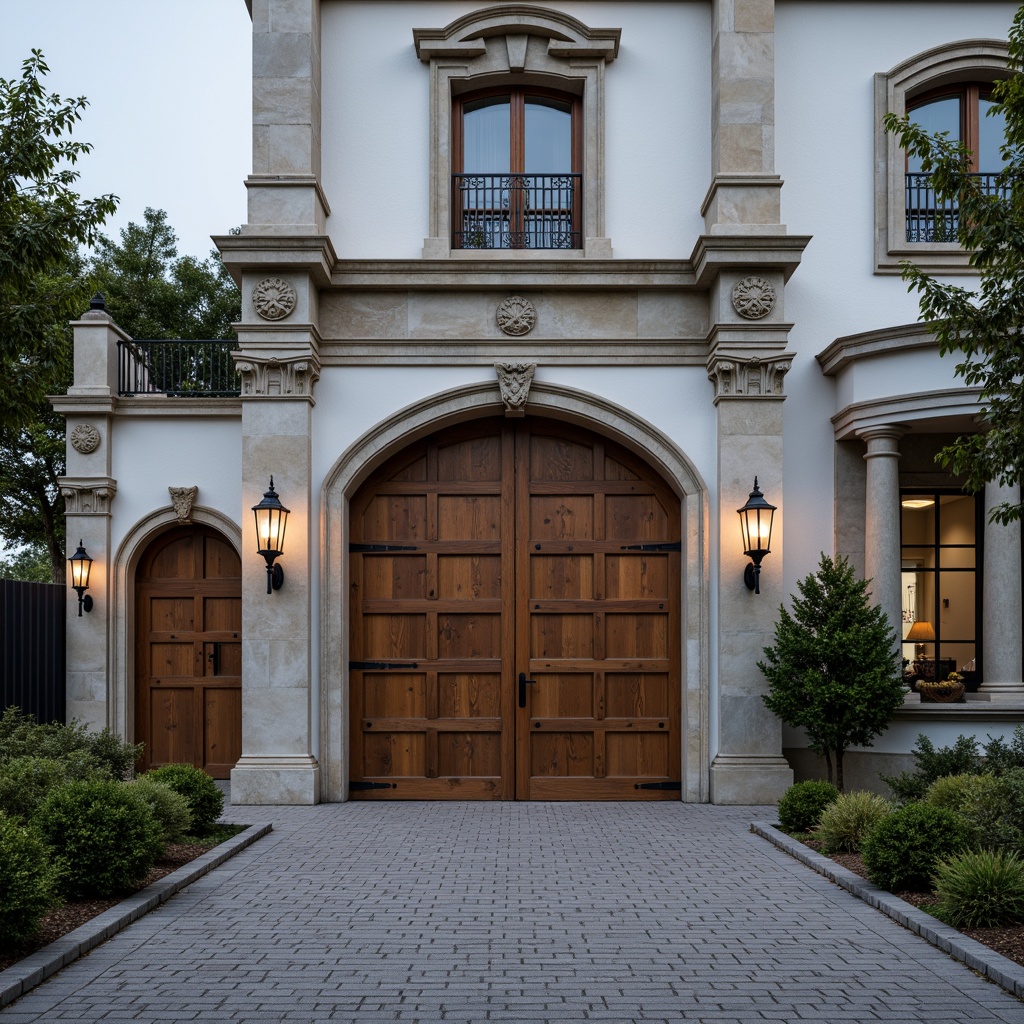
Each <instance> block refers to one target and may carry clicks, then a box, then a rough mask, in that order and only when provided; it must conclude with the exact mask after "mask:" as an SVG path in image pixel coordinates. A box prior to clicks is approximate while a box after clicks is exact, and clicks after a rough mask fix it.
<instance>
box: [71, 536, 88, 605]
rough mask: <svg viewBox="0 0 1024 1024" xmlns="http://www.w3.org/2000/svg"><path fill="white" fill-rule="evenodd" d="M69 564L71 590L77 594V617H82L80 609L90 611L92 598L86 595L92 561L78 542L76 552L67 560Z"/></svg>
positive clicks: (80, 542)
mask: <svg viewBox="0 0 1024 1024" xmlns="http://www.w3.org/2000/svg"><path fill="white" fill-rule="evenodd" d="M68 562H69V563H70V564H71V588H72V590H76V591H77V592H78V617H79V618H81V617H82V609H83V608H84V609H85V610H86V611H87V612H91V611H92V597H91V596H90V595H89V594H87V593H86V591H87V590H88V589H89V572H90V570H91V569H92V559H91V558H90V557H89V553H88V552H87V551H86V550H85V548H84V547H83V546H82V541H81V540H79V542H78V550H77V551H76V552H75V553H74V554H73V555H72V556H71V557H70V558H69V559H68Z"/></svg>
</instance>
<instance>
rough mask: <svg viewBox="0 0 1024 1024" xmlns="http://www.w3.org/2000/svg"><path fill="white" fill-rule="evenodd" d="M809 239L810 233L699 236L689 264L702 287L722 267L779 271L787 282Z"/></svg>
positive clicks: (748, 270)
mask: <svg viewBox="0 0 1024 1024" xmlns="http://www.w3.org/2000/svg"><path fill="white" fill-rule="evenodd" d="M810 241H811V236H810V235H701V236H700V237H699V238H698V239H697V244H696V245H695V246H694V247H693V253H692V255H691V256H690V263H691V264H692V266H693V270H694V274H695V277H696V283H697V286H698V287H701V288H707V287H710V286H711V284H712V283H713V282H714V280H715V278H716V277H718V275H719V274H720V273H721V272H722V271H723V270H743V271H746V272H751V271H755V270H756V271H758V272H760V273H762V274H763V273H765V272H768V271H772V270H775V271H779V270H781V271H782V274H783V279H784V280H786V281H788V280H789V278H790V277H791V276H792V274H793V271H794V270H796V268H797V267H798V266H799V265H800V259H801V257H802V256H803V251H804V249H806V248H807V245H808V243H809V242H810Z"/></svg>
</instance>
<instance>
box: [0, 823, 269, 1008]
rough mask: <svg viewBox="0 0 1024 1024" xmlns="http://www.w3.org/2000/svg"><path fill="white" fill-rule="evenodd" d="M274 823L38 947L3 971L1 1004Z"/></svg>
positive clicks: (216, 849) (223, 845) (0, 974)
mask: <svg viewBox="0 0 1024 1024" xmlns="http://www.w3.org/2000/svg"><path fill="white" fill-rule="evenodd" d="M271 830H272V826H271V825H270V824H269V823H268V824H266V825H250V826H249V827H248V828H247V829H246V830H245V831H244V832H239V833H238V835H237V836H234V837H232V838H231V839H228V840H227V841H226V842H223V843H221V844H220V845H219V846H215V847H214V848H213V849H212V850H210V852H209V853H204V854H203V855H202V856H200V857H196V859H195V860H192V861H189V862H188V863H187V864H183V865H182V866H181V867H180V868H178V869H177V871H172V872H171V873H170V874H169V875H164V877H163V878H160V879H157V881H155V882H154V883H153V884H152V885H148V886H146V888H145V889H142V890H140V891H139V892H137V893H133V894H132V895H131V896H129V897H128V898H127V899H125V900H122V901H121V902H120V903H118V904H117V905H116V906H113V907H111V908H110V909H109V910H105V911H103V913H102V914H98V915H97V916H96V917H94V918H93V919H92V920H91V921H86V923H85V924H83V925H81V926H80V927H78V928H76V929H75V930H74V931H72V932H68V933H67V935H62V936H61V937H60V938H59V939H57V940H56V941H54V942H51V943H50V944H49V945H48V946H44V947H43V948H42V949H40V950H38V951H36V952H35V953H32V954H30V955H29V956H27V957H25V959H24V960H20V961H19V962H18V963H16V964H13V965H12V966H11V967H8V968H7V970H6V971H0V1007H2V1006H7V1005H8V1003H12V1002H14V1000H15V999H17V998H18V997H19V996H21V995H24V994H25V993H26V992H28V991H29V990H30V989H33V988H35V987H36V985H39V984H40V983H41V982H43V981H45V980H46V979H47V978H49V977H50V975H51V974H56V973H57V971H59V970H60V969H61V968H62V967H65V966H67V965H68V964H69V963H71V961H72V960H77V959H78V957H80V956H82V954H83V953H88V952H89V950H90V949H93V948H94V947H96V946H98V945H99V944H100V943H101V942H104V941H106V940H107V939H109V938H110V936H111V935H116V934H117V932H119V931H121V930H122V929H124V928H127V927H128V925H130V924H131V923H132V922H133V921H137V920H138V919H139V918H140V917H142V915H143V914H147V913H149V911H151V910H153V909H154V908H156V907H158V906H160V904H161V903H165V902H166V901H167V900H169V899H170V898H171V897H172V896H173V895H174V894H175V893H177V892H180V891H181V890H182V889H184V888H185V886H186V885H190V884H191V883H192V882H194V881H196V879H198V878H202V876H203V875H205V874H208V873H209V872H211V871H212V870H213V869H214V868H215V867H218V866H219V865H221V864H223V863H224V861H226V860H228V858H230V857H233V856H234V855H235V854H236V853H239V852H240V851H242V850H244V849H245V848H246V847H247V846H251V845H252V844H253V843H254V842H256V840H257V839H260V838H262V837H263V836H265V835H267V834H268V833H269V832H270V831H271Z"/></svg>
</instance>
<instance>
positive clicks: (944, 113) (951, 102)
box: [907, 96, 961, 174]
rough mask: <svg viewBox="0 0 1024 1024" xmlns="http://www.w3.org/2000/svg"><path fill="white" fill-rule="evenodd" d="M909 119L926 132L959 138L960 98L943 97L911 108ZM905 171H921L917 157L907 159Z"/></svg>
mask: <svg viewBox="0 0 1024 1024" xmlns="http://www.w3.org/2000/svg"><path fill="white" fill-rule="evenodd" d="M910 119H911V121H915V122H916V123H917V124H919V125H920V126H921V127H922V128H923V129H924V130H925V131H926V132H949V137H950V138H951V139H959V138H960V123H961V121H960V97H959V96H943V97H941V98H940V99H937V100H930V101H929V102H927V103H922V104H921V105H920V106H919V107H912V108H911V110H910ZM907 170H908V171H910V172H911V173H912V174H913V173H916V172H919V171H920V170H921V161H920V159H919V158H918V157H913V156H912V157H908V158H907Z"/></svg>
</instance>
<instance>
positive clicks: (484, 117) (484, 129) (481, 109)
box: [462, 96, 512, 174]
mask: <svg viewBox="0 0 1024 1024" xmlns="http://www.w3.org/2000/svg"><path fill="white" fill-rule="evenodd" d="M510 109H511V108H510V105H509V99H508V97H507V96H498V97H491V98H489V99H485V100H474V101H473V102H471V103H467V104H466V106H465V108H464V109H463V118H462V147H463V157H462V170H463V171H464V172H465V173H466V174H507V173H508V172H509V170H511V166H512V165H511V162H510V160H511V153H510V141H509V139H510V121H509V117H510Z"/></svg>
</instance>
